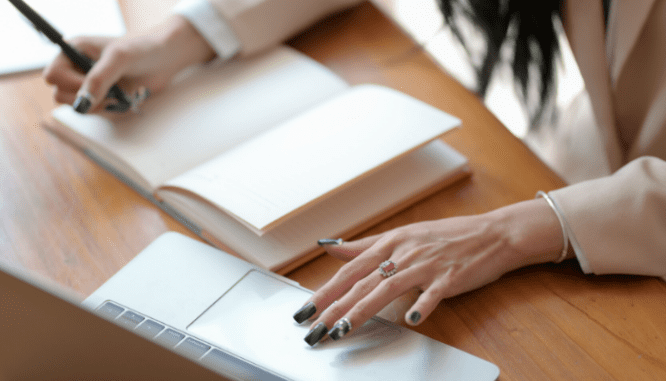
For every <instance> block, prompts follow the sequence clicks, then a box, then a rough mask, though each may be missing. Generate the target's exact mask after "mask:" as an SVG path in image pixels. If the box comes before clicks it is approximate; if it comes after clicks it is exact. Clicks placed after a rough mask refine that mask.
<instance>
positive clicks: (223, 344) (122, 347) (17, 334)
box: [0, 232, 499, 381]
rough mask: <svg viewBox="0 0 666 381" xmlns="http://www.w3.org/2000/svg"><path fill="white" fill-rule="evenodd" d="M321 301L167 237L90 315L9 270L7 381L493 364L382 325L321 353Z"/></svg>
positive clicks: (114, 282) (439, 374)
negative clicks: (315, 312) (312, 306)
mask: <svg viewBox="0 0 666 381" xmlns="http://www.w3.org/2000/svg"><path fill="white" fill-rule="evenodd" d="M311 293H312V292H311V291H310V290H307V289H305V288H303V287H301V286H299V285H298V284H297V283H296V282H294V281H292V280H289V279H288V278H285V277H282V276H280V275H277V274H274V273H271V272H269V271H267V270H264V269H261V268H259V267H257V266H254V265H252V264H250V263H248V262H245V261H243V260H241V259H238V258H236V257H234V256H232V255H229V254H227V253H224V252H222V251H220V250H218V249H215V248H213V247H211V246H209V245H206V244H204V243H201V242H199V241H196V240H193V239H191V238H188V237H185V236H183V235H181V234H178V233H173V232H170V233H165V234H164V235H162V236H160V237H159V238H158V239H157V240H155V241H154V242H153V243H152V244H150V245H149V246H148V247H147V248H146V249H144V250H143V251H142V252H141V253H139V254H138V255H137V256H136V257H135V258H134V259H133V260H132V261H130V263H128V264H127V265H126V266H125V267H123V268H122V269H121V270H120V271H119V272H118V273H117V274H116V275H114V276H113V277H111V279H109V280H108V281H107V282H105V283H104V284H103V285H102V286H101V287H100V288H99V289H97V290H96V291H95V292H94V293H93V294H92V295H90V296H89V297H88V298H87V299H85V300H84V301H83V303H82V304H81V303H79V302H78V301H77V300H76V298H74V297H72V296H71V295H70V294H68V292H67V291H66V290H63V289H62V287H59V286H57V285H54V284H49V283H47V282H45V281H44V280H39V279H37V278H35V277H33V276H31V275H29V274H25V273H21V272H19V271H16V270H14V269H11V268H8V267H7V266H3V265H0V337H2V345H0V380H15V379H20V380H31V379H35V380H37V379H39V380H41V379H50V380H73V379H95V380H100V379H114V380H119V379H120V380H133V379H141V380H147V379H156V380H182V379H197V380H199V379H201V380H208V379H212V380H216V379H233V380H367V379H385V380H394V379H399V380H429V379H436V380H439V379H446V380H474V381H492V380H495V379H497V377H498V376H499V369H498V367H497V366H495V365H494V364H492V363H490V362H488V361H485V360H483V359H480V358H478V357H475V356H473V355H471V354H468V353H466V352H463V351H460V350H458V349H455V348H453V347H450V346H448V345H446V344H443V343H440V342H438V341H436V340H433V339H430V338H429V337H427V336H424V335H421V334H419V333H417V332H414V331H412V330H410V329H408V328H405V327H402V326H399V325H395V324H393V323H391V322H389V321H386V320H384V319H382V318H379V317H375V318H373V319H371V320H370V321H369V322H368V323H366V324H365V325H364V326H362V327H360V328H358V329H357V330H356V331H354V332H353V334H351V335H348V336H346V337H345V338H344V339H343V340H339V341H333V340H327V341H325V342H322V343H319V344H317V345H315V346H314V347H310V346H309V345H308V344H307V343H305V341H303V337H304V336H305V335H306V334H307V331H308V328H309V326H308V324H303V325H298V324H296V323H295V322H294V320H293V318H292V317H291V316H292V314H293V313H294V311H296V310H298V309H299V308H300V307H301V306H302V305H303V303H304V302H305V301H306V299H308V297H309V295H310V294H311Z"/></svg>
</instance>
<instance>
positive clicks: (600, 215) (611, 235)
mask: <svg viewBox="0 0 666 381" xmlns="http://www.w3.org/2000/svg"><path fill="white" fill-rule="evenodd" d="M550 195H551V197H552V198H553V199H554V200H555V202H556V204H557V206H558V207H559V209H560V211H561V212H562V214H563V216H564V218H565V220H566V225H567V230H568V236H569V241H570V242H571V245H572V247H573V249H574V251H575V253H576V256H577V257H578V261H579V262H580V264H581V267H582V268H583V271H585V272H586V273H595V274H612V273H614V274H618V273H622V274H636V275H652V276H659V277H666V162H664V161H663V160H660V159H657V158H652V157H643V158H639V159H636V160H634V161H632V162H630V163H629V164H627V165H625V166H624V167H623V168H621V169H620V170H618V171H617V172H616V173H615V174H613V175H612V176H608V177H604V178H600V179H596V180H590V181H586V182H582V183H580V184H575V185H571V186H568V187H566V188H562V189H559V190H556V191H553V192H551V193H550Z"/></svg>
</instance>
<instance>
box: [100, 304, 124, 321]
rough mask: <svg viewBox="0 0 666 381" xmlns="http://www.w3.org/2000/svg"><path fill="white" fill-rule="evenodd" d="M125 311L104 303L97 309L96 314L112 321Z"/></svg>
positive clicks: (117, 306)
mask: <svg viewBox="0 0 666 381" xmlns="http://www.w3.org/2000/svg"><path fill="white" fill-rule="evenodd" d="M123 311H125V309H124V308H123V307H121V306H119V305H116V304H114V303H111V302H106V303H104V304H102V305H101V306H100V307H99V308H97V311H96V312H97V314H98V315H100V316H101V317H103V318H106V319H109V320H113V319H115V318H117V317H118V315H120V314H121V313H122V312H123Z"/></svg>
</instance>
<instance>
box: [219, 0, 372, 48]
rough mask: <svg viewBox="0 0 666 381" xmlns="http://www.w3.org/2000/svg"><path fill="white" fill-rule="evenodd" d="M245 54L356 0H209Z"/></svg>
mask: <svg viewBox="0 0 666 381" xmlns="http://www.w3.org/2000/svg"><path fill="white" fill-rule="evenodd" d="M209 1H210V3H211V4H212V5H213V6H214V7H215V8H216V9H217V10H218V12H219V15H220V16H221V17H222V18H224V20H225V21H226V22H227V23H228V24H229V25H230V27H231V29H232V30H233V32H234V33H235V35H236V37H237V38H238V40H239V41H240V52H239V53H240V54H241V55H248V54H252V53H255V52H257V51H260V50H262V49H265V48H268V47H270V46H273V45H277V44H279V43H281V42H283V41H284V40H286V39H288V38H289V37H292V36H294V35H296V34H297V33H298V32H300V31H302V30H303V29H305V28H306V27H308V26H310V25H311V24H313V23H314V22H316V21H318V20H319V19H321V18H323V17H324V16H326V15H328V14H331V13H333V12H335V11H339V10H342V9H344V8H347V7H350V6H352V5H355V4H358V3H360V2H361V1H360V0H209Z"/></svg>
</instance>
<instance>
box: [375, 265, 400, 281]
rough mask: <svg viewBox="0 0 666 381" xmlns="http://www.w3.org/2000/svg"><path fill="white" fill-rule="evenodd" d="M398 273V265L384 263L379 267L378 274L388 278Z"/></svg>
mask: <svg viewBox="0 0 666 381" xmlns="http://www.w3.org/2000/svg"><path fill="white" fill-rule="evenodd" d="M397 271H398V264H397V263H395V262H393V261H384V262H382V263H381V264H380V265H379V272H380V273H381V274H382V275H383V276H384V278H388V277H390V276H391V275H393V274H395V273H396V272H397Z"/></svg>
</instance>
